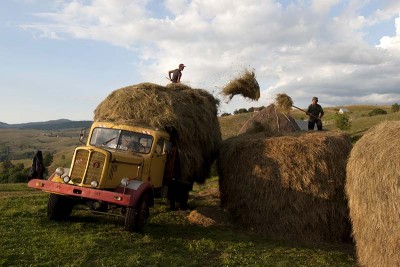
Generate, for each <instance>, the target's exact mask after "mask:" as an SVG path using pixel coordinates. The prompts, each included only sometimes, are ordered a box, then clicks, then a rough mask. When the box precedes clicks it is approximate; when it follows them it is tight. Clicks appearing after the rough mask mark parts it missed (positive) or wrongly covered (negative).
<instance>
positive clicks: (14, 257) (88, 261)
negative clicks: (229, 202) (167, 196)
mask: <svg viewBox="0 0 400 267" xmlns="http://www.w3.org/2000/svg"><path fill="white" fill-rule="evenodd" d="M215 188H217V178H213V179H210V180H209V181H208V182H207V183H206V184H205V185H202V186H200V185H196V186H195V188H194V191H193V192H192V193H191V197H190V202H189V207H190V208H191V209H194V210H199V211H200V210H201V209H202V208H203V209H204V208H208V209H209V210H213V211H215V212H214V213H213V214H219V216H218V217H219V219H215V222H216V223H215V224H214V225H212V226H208V227H204V226H201V225H198V224H193V223H190V222H189V220H188V216H189V214H190V210H188V211H168V209H167V205H166V203H165V200H158V201H157V202H156V205H155V207H154V208H152V209H151V216H150V220H149V221H148V223H147V225H146V226H145V228H144V230H143V232H142V233H140V234H138V233H128V232H125V231H123V219H122V218H116V217H108V216H103V215H94V214H91V213H89V212H87V211H83V210H75V211H74V212H73V214H72V216H71V218H70V219H69V220H67V221H62V222H54V221H49V220H48V219H47V217H46V205H47V194H46V193H42V192H40V191H34V190H33V189H29V188H27V187H26V185H25V184H2V185H0V213H1V214H2V216H1V217H0V247H1V248H2V250H1V253H0V265H1V266H318V267H321V266H356V263H355V256H354V248H353V246H352V245H350V244H336V245H332V244H313V245H302V244H298V243H294V242H289V241H277V240H271V239H268V238H266V237H262V236H260V235H258V234H256V233H253V232H250V231H244V230H242V229H239V228H237V227H236V226H234V224H232V222H231V219H230V218H229V216H228V215H227V214H225V213H224V212H223V211H221V210H220V209H219V208H218V206H219V200H218V198H217V197H215V195H214V194H211V193H210V192H213V190H214V189H215ZM221 218H223V219H221ZM199 222H200V221H199ZM218 222H221V223H218Z"/></svg>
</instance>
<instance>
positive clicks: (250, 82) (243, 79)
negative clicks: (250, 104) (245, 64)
mask: <svg viewBox="0 0 400 267" xmlns="http://www.w3.org/2000/svg"><path fill="white" fill-rule="evenodd" d="M222 94H223V95H225V96H229V99H232V98H233V97H234V96H235V95H242V96H243V97H246V98H249V99H251V100H258V99H259V98H260V86H259V85H258V82H257V80H256V75H255V73H254V71H252V72H250V71H249V70H245V71H244V72H243V74H241V76H240V77H238V78H236V79H234V80H232V81H230V82H229V83H228V84H227V85H226V86H225V87H224V88H223V89H222Z"/></svg>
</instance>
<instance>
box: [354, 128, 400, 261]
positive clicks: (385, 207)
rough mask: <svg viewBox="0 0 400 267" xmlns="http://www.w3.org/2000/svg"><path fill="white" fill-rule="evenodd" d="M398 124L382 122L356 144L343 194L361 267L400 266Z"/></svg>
mask: <svg viewBox="0 0 400 267" xmlns="http://www.w3.org/2000/svg"><path fill="white" fill-rule="evenodd" d="M399 147H400V121H391V122H389V121H388V122H383V123H381V124H379V125H377V126H375V127H373V128H371V129H369V130H368V131H367V132H366V133H365V134H364V136H363V137H362V138H361V139H360V140H358V141H357V143H356V144H355V145H354V148H353V150H352V152H351V154H350V158H349V162H348V164H347V180H346V194H347V198H348V200H349V208H350V218H351V222H352V225H353V237H354V240H355V242H356V249H357V256H358V261H359V263H360V265H362V266H393V267H394V266H396V267H397V266H400V163H399V159H400V149H399Z"/></svg>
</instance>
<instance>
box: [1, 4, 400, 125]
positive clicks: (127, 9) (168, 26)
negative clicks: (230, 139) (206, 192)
mask: <svg viewBox="0 0 400 267" xmlns="http://www.w3.org/2000/svg"><path fill="white" fill-rule="evenodd" d="M0 34H1V42H0V57H1V59H2V60H1V65H0V81H1V82H0V93H1V96H2V101H1V105H0V121H1V122H6V123H23V122H32V121H47V120H53V119H61V118H66V119H71V120H91V119H92V118H93V111H94V109H95V108H96V106H97V105H98V104H99V103H100V102H101V100H102V99H104V98H105V97H106V96H107V95H108V94H110V93H111V92H112V91H113V90H115V89H118V88H121V87H124V86H128V85H132V84H137V83H141V82H153V83H158V84H162V85H165V84H166V83H167V82H168V81H167V80H166V79H165V77H166V76H167V72H168V70H170V69H174V68H176V67H177V65H178V64H179V63H185V64H186V65H187V66H188V67H187V68H186V69H185V70H184V73H183V77H182V82H183V83H185V84H188V85H190V86H192V87H194V88H202V89H206V90H209V91H210V92H212V93H213V94H214V95H215V96H216V97H218V98H220V99H221V100H224V99H223V98H222V97H221V96H220V95H219V94H218V93H219V92H220V90H221V89H222V88H223V86H224V85H225V84H226V83H227V82H229V81H230V80H232V79H234V78H235V77H236V76H237V75H239V74H240V73H241V71H243V69H244V68H248V69H254V70H255V73H256V75H257V80H258V81H259V84H260V87H261V89H262V91H261V98H260V99H259V101H256V102H251V101H248V100H245V99H243V98H242V97H240V96H235V97H234V98H233V99H232V101H230V102H229V103H226V101H222V104H221V106H220V111H221V112H233V111H234V110H235V109H238V108H242V107H246V108H248V107H251V106H261V105H268V104H270V103H272V102H273V101H274V98H275V96H276V94H278V93H282V92H284V93H287V94H288V95H289V96H291V97H292V98H293V100H294V102H295V104H296V105H297V106H301V107H305V106H307V105H308V104H309V102H310V100H311V97H312V96H314V95H316V96H318V97H319V98H320V103H321V104H322V105H323V106H340V105H349V104H393V103H395V102H397V103H400V76H399V75H398V73H400V53H399V52H400V1H394V0H392V1H359V0H353V1H350V0H347V1H341V0H325V1H318V0H314V1H312V0H306V1H304V0H301V1H266V0H248V1H236V0H230V1H228V0H220V1H212V0H203V1H201V0H166V1H156V0H148V1H132V0H86V1H77V0H76V1H71V0H70V1H62V0H57V1H47V0H4V1H2V5H1V7H0Z"/></svg>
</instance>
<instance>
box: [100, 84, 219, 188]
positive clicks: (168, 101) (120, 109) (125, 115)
mask: <svg viewBox="0 0 400 267" xmlns="http://www.w3.org/2000/svg"><path fill="white" fill-rule="evenodd" d="M218 104H219V102H218V100H216V99H215V98H214V97H213V96H212V95H211V94H209V93H208V92H207V91H205V90H201V89H191V88H190V87H188V86H185V85H174V86H168V88H166V87H163V86H160V85H156V84H151V83H142V84H138V85H133V86H128V87H125V88H121V89H118V90H115V91H114V92H112V93H111V94H110V95H109V96H108V97H107V98H105V99H104V100H103V101H102V102H101V103H100V104H99V105H98V106H97V108H96V110H95V114H94V120H95V121H111V122H121V123H126V124H131V125H142V126H149V127H154V128H159V129H163V130H165V131H167V132H169V133H170V134H171V138H172V139H173V140H172V141H173V142H175V143H176V145H177V147H178V152H179V157H180V165H181V168H180V169H181V176H182V180H183V181H190V182H193V181H195V182H198V183H203V182H204V181H205V179H206V177H207V176H208V174H209V171H210V165H211V164H212V162H213V161H214V159H215V157H216V154H217V152H218V150H219V146H220V143H221V131H220V128H219V123H218V118H217V107H218Z"/></svg>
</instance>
